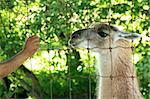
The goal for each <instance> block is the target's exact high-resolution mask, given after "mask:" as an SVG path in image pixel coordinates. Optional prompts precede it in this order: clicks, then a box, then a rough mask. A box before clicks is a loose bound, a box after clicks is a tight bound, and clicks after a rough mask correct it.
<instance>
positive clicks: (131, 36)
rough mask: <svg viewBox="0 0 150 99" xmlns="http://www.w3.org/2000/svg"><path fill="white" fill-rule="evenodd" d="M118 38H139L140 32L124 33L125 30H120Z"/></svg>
mask: <svg viewBox="0 0 150 99" xmlns="http://www.w3.org/2000/svg"><path fill="white" fill-rule="evenodd" d="M118 37H119V39H126V40H134V39H137V38H140V37H141V36H140V34H138V33H125V32H121V33H119V35H118Z"/></svg>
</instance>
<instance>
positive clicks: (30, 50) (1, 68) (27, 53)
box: [0, 36, 40, 78]
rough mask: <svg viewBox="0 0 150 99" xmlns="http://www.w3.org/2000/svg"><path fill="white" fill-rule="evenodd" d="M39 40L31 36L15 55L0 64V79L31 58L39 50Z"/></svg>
mask: <svg viewBox="0 0 150 99" xmlns="http://www.w3.org/2000/svg"><path fill="white" fill-rule="evenodd" d="M39 45H40V39H39V37H37V36H31V37H29V38H28V39H27V41H26V43H25V46H24V48H23V50H22V51H21V52H19V53H18V54H17V55H15V56H14V57H12V58H11V59H9V60H8V61H5V62H3V63H0V78H3V77H5V76H7V75H8V74H10V73H12V72H13V71H14V70H16V69H17V68H18V67H19V66H20V65H21V64H22V63H23V62H24V61H25V60H26V59H27V58H28V57H31V56H32V55H33V54H34V53H35V52H36V51H37V50H38V48H39Z"/></svg>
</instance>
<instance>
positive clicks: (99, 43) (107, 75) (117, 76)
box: [69, 23, 143, 99]
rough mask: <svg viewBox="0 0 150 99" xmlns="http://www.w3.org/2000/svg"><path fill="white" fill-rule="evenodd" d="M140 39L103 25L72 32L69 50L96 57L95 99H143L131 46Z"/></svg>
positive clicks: (113, 27) (137, 35)
mask: <svg viewBox="0 0 150 99" xmlns="http://www.w3.org/2000/svg"><path fill="white" fill-rule="evenodd" d="M139 36H140V35H139V34H137V33H126V32H123V31H120V30H119V29H118V28H116V27H115V26H111V25H108V24H105V23H100V24H96V25H94V26H92V27H90V28H86V29H81V30H78V31H75V32H74V33H73V34H72V35H71V37H70V40H69V45H70V46H72V47H78V48H87V49H89V50H91V51H92V52H94V53H96V54H97V55H96V60H97V65H96V71H97V72H96V73H97V75H98V76H97V88H96V92H97V94H96V95H97V99H143V97H142V95H141V93H140V91H139V86H138V80H137V76H136V72H135V71H134V66H133V61H132V57H131V53H132V49H131V44H130V41H132V40H133V39H136V38H138V37H139Z"/></svg>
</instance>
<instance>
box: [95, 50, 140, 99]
mask: <svg viewBox="0 0 150 99" xmlns="http://www.w3.org/2000/svg"><path fill="white" fill-rule="evenodd" d="M96 67H97V72H98V74H99V75H100V76H98V85H97V88H98V89H97V90H98V91H97V92H98V93H97V95H98V98H97V99H112V97H117V99H134V98H135V99H141V98H139V97H141V95H140V92H139V88H138V83H137V79H136V75H135V71H134V66H133V62H132V57H131V49H124V48H117V49H113V50H112V51H111V52H110V51H109V50H108V51H107V53H103V54H102V53H99V54H98V55H97V66H96ZM111 76H113V78H112V79H111V78H110V77H111ZM131 76H134V77H135V78H134V79H133V80H132V78H126V77H131ZM133 82H134V84H133ZM133 89H134V91H133ZM118 93H119V94H118ZM133 94H136V95H135V97H134V95H133ZM137 94H138V95H137ZM118 97H119V98H118ZM133 97H134V98H133ZM114 99H115V98H114Z"/></svg>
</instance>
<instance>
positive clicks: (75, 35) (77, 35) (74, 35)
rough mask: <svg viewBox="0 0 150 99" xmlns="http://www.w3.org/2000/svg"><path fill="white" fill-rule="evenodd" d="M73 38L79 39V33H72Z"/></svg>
mask: <svg viewBox="0 0 150 99" xmlns="http://www.w3.org/2000/svg"><path fill="white" fill-rule="evenodd" d="M71 38H72V39H77V38H79V34H72V37H71Z"/></svg>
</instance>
